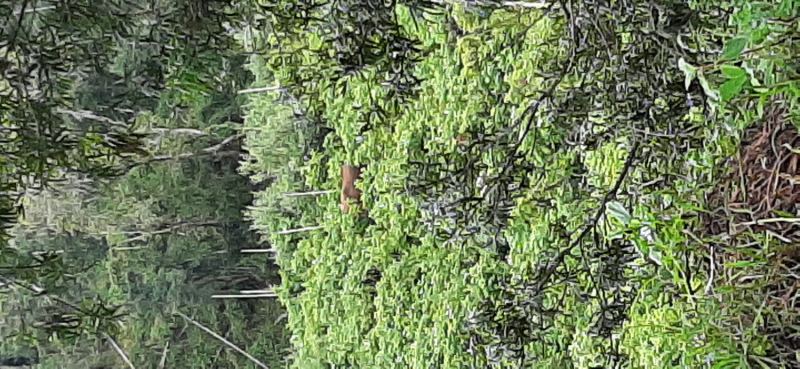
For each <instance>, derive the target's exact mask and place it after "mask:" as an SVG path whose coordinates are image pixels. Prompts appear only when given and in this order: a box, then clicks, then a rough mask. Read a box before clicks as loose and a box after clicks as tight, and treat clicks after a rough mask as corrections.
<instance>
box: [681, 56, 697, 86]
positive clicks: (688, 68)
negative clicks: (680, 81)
mask: <svg viewBox="0 0 800 369" xmlns="http://www.w3.org/2000/svg"><path fill="white" fill-rule="evenodd" d="M678 69H680V70H681V71H682V72H683V74H684V75H685V76H686V80H685V82H684V84H685V85H686V91H689V86H691V84H692V81H693V80H694V77H695V76H696V75H697V68H695V67H694V66H692V65H691V64H689V63H687V62H686V60H684V59H683V58H680V59H678Z"/></svg>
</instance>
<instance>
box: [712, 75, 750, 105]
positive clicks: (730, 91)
mask: <svg viewBox="0 0 800 369" xmlns="http://www.w3.org/2000/svg"><path fill="white" fill-rule="evenodd" d="M746 80H747V76H745V75H742V76H739V77H736V78H731V79H729V80H727V81H726V82H725V83H723V84H722V86H720V88H719V94H720V97H721V98H722V101H728V100H730V99H731V98H732V97H734V96H736V94H738V93H739V91H741V90H742V86H743V85H744V82H745V81H746Z"/></svg>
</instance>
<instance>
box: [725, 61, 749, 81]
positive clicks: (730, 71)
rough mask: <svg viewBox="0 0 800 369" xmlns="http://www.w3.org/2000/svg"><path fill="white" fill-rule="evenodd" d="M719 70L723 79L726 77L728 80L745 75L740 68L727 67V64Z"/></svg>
mask: <svg viewBox="0 0 800 369" xmlns="http://www.w3.org/2000/svg"><path fill="white" fill-rule="evenodd" d="M719 70H720V71H722V74H723V75H725V77H728V78H738V77H741V76H744V75H745V74H746V73H747V72H745V70H744V69H742V68H739V67H737V66H734V65H728V64H725V65H722V66H720V67H719Z"/></svg>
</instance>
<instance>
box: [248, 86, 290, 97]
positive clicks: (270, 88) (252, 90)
mask: <svg viewBox="0 0 800 369" xmlns="http://www.w3.org/2000/svg"><path fill="white" fill-rule="evenodd" d="M280 90H283V87H281V86H268V87H256V88H248V89H245V90H239V94H240V95H241V94H252V93H258V92H268V91H280Z"/></svg>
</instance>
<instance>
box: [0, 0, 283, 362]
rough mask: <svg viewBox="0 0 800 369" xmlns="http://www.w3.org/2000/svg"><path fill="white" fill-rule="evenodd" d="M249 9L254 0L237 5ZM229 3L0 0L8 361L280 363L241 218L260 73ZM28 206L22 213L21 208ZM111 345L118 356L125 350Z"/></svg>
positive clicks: (271, 273)
mask: <svg viewBox="0 0 800 369" xmlns="http://www.w3.org/2000/svg"><path fill="white" fill-rule="evenodd" d="M240 5H243V4H240ZM249 10H250V9H249V8H247V7H246V6H237V7H233V6H232V5H231V4H228V3H225V2H195V1H178V2H155V3H154V2H147V1H146V2H67V3H64V2H59V3H55V4H50V3H47V2H42V3H36V2H30V3H29V2H15V1H12V2H3V3H2V4H0V14H2V27H3V30H2V32H0V50H1V51H2V55H3V60H4V63H3V68H2V73H3V74H2V75H3V80H2V82H0V99H2V100H1V101H2V104H0V105H1V106H2V112H1V113H2V115H0V119H2V120H3V122H2V123H3V127H4V129H3V133H2V134H3V145H2V150H3V152H2V153H0V157H2V160H3V164H4V172H3V175H2V181H3V184H4V186H5V187H3V198H2V201H3V209H2V211H3V219H2V225H3V227H4V229H9V227H11V226H14V227H13V228H10V229H11V230H13V233H14V236H15V237H14V238H13V239H11V240H6V239H3V242H2V244H0V277H1V278H2V279H1V280H0V288H1V289H2V296H0V304H1V305H2V317H1V319H2V322H3V324H2V325H0V363H2V365H11V364H15V363H16V365H21V364H24V363H25V362H28V363H36V362H38V364H39V365H38V367H41V368H102V367H121V365H126V364H124V362H123V359H122V357H123V355H124V356H126V357H127V358H128V359H129V360H130V361H131V362H132V363H133V364H134V365H135V366H136V367H147V368H157V367H162V368H163V367H165V365H166V367H193V368H205V367H216V368H227V367H243V366H247V365H252V363H251V362H250V361H249V360H248V359H247V358H246V357H244V356H242V355H240V354H238V353H236V352H235V351H233V350H231V349H229V348H227V347H225V345H224V344H223V343H222V342H220V341H219V340H216V339H214V338H212V337H211V336H210V335H208V334H207V333H206V332H203V331H202V330H200V329H198V328H197V327H195V326H193V325H192V323H191V322H189V321H186V320H184V319H183V318H181V316H180V315H176V313H181V314H185V315H186V316H188V317H190V318H191V319H193V320H195V321H197V322H199V323H200V324H203V325H204V326H206V327H208V328H209V329H211V330H212V331H214V332H218V334H220V335H221V336H222V337H224V338H227V339H228V340H229V341H231V342H234V343H235V344H237V345H240V347H241V348H243V349H245V350H247V351H248V352H250V353H251V354H252V355H254V356H256V357H258V358H260V360H261V361H263V362H265V363H268V364H269V365H271V366H273V367H274V366H280V365H281V362H282V360H283V357H284V356H285V352H284V351H285V350H286V348H287V347H288V346H287V344H288V332H287V331H286V330H285V328H284V327H283V325H282V324H281V323H280V322H279V321H278V320H279V318H280V316H281V315H282V314H283V312H284V310H283V308H282V307H281V306H280V304H279V302H278V301H276V300H274V299H235V300H212V299H211V296H212V295H214V294H220V293H223V294H224V293H226V292H231V291H237V292H238V291H241V290H259V289H264V288H268V287H269V286H270V285H272V284H276V283H279V279H278V276H277V274H276V273H277V270H276V268H275V266H274V264H273V263H271V262H270V261H269V260H268V259H267V258H266V257H265V256H247V255H242V254H240V250H242V249H247V248H256V247H257V244H258V240H257V236H256V235H255V234H254V233H253V232H251V231H250V230H249V225H248V224H247V223H246V222H245V221H244V219H243V211H244V209H245V207H246V206H247V205H249V204H250V203H251V202H252V195H251V193H252V192H253V189H254V187H253V185H252V184H251V183H250V181H249V180H248V179H247V178H246V177H244V176H242V175H240V174H239V173H238V170H239V161H240V160H241V157H242V155H244V154H246V153H245V152H244V151H243V150H242V148H241V138H242V137H241V136H240V135H239V132H238V131H239V128H240V127H239V126H240V125H241V123H242V117H241V115H242V109H241V105H242V104H243V102H244V101H245V99H244V97H243V96H241V95H239V94H238V93H237V92H238V91H239V90H240V89H243V88H246V87H247V86H248V85H249V84H250V83H251V82H252V77H251V74H250V73H249V72H248V71H246V70H245V69H244V63H245V62H246V60H247V55H246V54H245V53H244V52H243V50H242V49H241V48H240V47H238V46H237V44H236V42H235V40H234V37H233V36H234V35H233V33H232V32H228V31H229V30H235V28H233V27H239V26H241V24H242V23H243V22H246V21H247V19H248V15H247V11H249ZM23 208H24V210H25V212H24V214H21V215H23V216H21V217H19V220H18V219H17V217H18V214H17V210H22V209H23ZM115 347H116V348H115Z"/></svg>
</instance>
